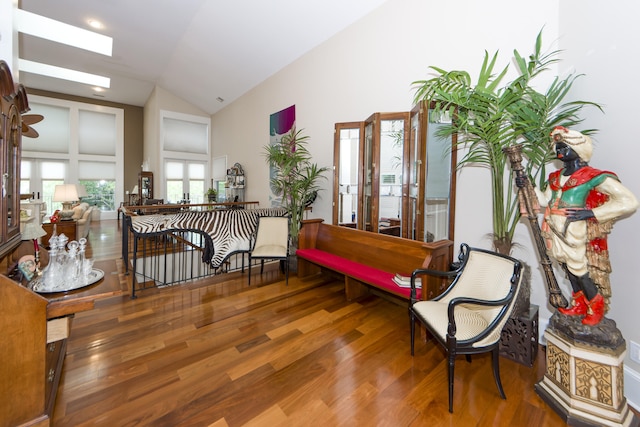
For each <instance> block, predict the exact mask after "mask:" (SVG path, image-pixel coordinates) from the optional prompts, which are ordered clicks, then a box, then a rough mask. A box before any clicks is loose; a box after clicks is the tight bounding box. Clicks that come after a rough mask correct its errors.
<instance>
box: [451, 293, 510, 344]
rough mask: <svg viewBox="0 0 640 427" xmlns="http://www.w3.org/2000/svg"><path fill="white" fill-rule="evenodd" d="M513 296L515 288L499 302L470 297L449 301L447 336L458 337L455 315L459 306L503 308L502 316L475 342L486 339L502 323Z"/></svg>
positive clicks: (494, 320)
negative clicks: (473, 305) (471, 305)
mask: <svg viewBox="0 0 640 427" xmlns="http://www.w3.org/2000/svg"><path fill="white" fill-rule="evenodd" d="M513 296H514V291H513V288H512V289H511V290H510V291H509V293H508V294H507V296H506V297H504V298H502V299H499V300H483V299H479V298H468V297H457V298H453V299H452V300H451V301H449V305H448V307H447V317H448V318H449V326H448V328H447V335H450V336H452V337H454V336H455V335H456V332H457V327H456V318H455V315H454V313H455V309H456V306H458V305H460V304H475V305H482V306H486V307H499V306H502V310H501V312H500V314H499V315H497V316H496V317H495V318H494V319H493V320H492V321H491V323H490V324H489V325H488V326H487V327H486V328H485V330H484V331H483V332H482V333H481V334H480V337H475V338H474V339H473V340H474V341H477V340H479V339H484V337H485V336H486V335H488V333H489V332H490V331H491V330H493V328H494V326H495V325H496V324H497V323H498V322H500V320H501V319H502V318H503V316H504V314H505V312H506V311H507V308H508V307H509V303H510V302H511V300H513Z"/></svg>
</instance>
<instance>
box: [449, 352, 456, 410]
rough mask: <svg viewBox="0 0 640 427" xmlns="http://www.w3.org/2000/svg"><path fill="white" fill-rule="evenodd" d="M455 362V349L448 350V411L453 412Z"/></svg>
mask: <svg viewBox="0 0 640 427" xmlns="http://www.w3.org/2000/svg"><path fill="white" fill-rule="evenodd" d="M455 364H456V353H455V351H450V352H449V412H450V413H453V378H454V368H455Z"/></svg>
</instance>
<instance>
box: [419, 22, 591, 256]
mask: <svg viewBox="0 0 640 427" xmlns="http://www.w3.org/2000/svg"><path fill="white" fill-rule="evenodd" d="M541 45H542V31H540V33H538V36H537V37H536V43H535V49H534V52H533V53H532V54H531V55H529V57H528V59H527V58H525V57H523V56H522V55H520V54H519V53H518V51H517V50H514V51H513V55H514V62H515V64H516V66H517V69H518V74H519V76H518V77H517V78H516V79H515V80H513V81H511V82H509V83H506V84H505V85H504V86H501V84H502V80H503V79H504V77H505V75H506V74H507V71H508V69H509V65H508V64H507V65H506V66H505V67H504V68H503V69H501V70H500V71H499V72H497V73H496V71H495V70H496V62H497V60H498V52H496V53H495V54H494V55H493V56H491V57H490V56H489V53H488V52H486V51H485V55H484V61H483V63H482V67H481V68H480V74H479V76H478V80H477V82H476V84H475V85H473V84H472V82H471V77H470V75H469V73H468V72H466V71H446V70H444V69H442V68H438V67H431V68H432V69H433V70H434V71H435V72H436V73H437V76H436V77H434V78H432V79H429V80H419V81H415V82H413V85H414V87H415V102H416V103H418V102H420V101H435V110H436V113H437V112H443V111H447V112H449V114H451V116H452V117H454V120H453V122H452V126H450V127H443V128H442V129H441V130H440V131H439V132H438V135H439V136H441V137H450V136H451V135H452V134H454V133H457V134H458V135H459V138H458V145H460V144H462V145H464V146H465V147H467V149H468V151H467V153H466V154H465V156H464V157H463V158H462V159H461V160H459V161H458V168H460V167H464V166H470V165H473V166H481V167H486V168H488V169H489V171H490V173H491V186H492V188H491V190H492V201H493V245H494V248H495V250H496V251H498V252H500V253H504V254H508V253H510V252H511V248H512V246H513V235H514V232H515V227H516V225H517V223H518V221H519V219H520V210H519V207H518V206H517V197H516V192H515V188H514V183H513V179H511V177H510V172H511V171H510V168H509V162H508V158H507V156H506V154H505V153H504V151H503V149H504V148H505V147H508V146H510V145H512V144H521V145H522V149H523V155H524V156H525V157H526V158H527V164H526V169H527V173H528V175H529V176H530V177H532V179H534V180H536V179H537V180H538V181H539V183H540V185H542V183H543V182H544V180H545V178H546V171H545V165H546V164H547V163H549V162H550V161H551V160H552V159H553V158H554V157H555V156H554V153H553V147H552V146H551V145H550V144H549V134H550V132H551V131H552V130H553V128H554V127H555V126H560V125H561V126H566V127H572V126H575V125H577V124H579V123H581V122H582V120H583V119H581V118H579V113H580V112H581V110H582V108H583V107H584V106H586V105H593V106H596V107H598V108H600V107H599V106H598V105H597V104H595V103H593V102H588V101H573V102H566V103H563V101H564V99H565V97H566V96H567V94H568V93H569V91H570V89H571V87H572V85H573V83H574V82H575V80H576V79H577V78H578V77H580V76H581V75H579V74H574V73H571V74H569V75H568V76H566V77H565V78H559V77H555V79H554V80H553V81H552V83H551V84H550V86H549V88H548V89H547V90H546V92H544V93H541V92H538V91H536V90H535V89H534V88H533V87H532V81H533V80H534V79H535V78H536V77H537V76H539V75H540V74H541V73H543V72H544V71H547V70H548V69H549V67H550V66H551V65H552V64H554V63H556V62H558V61H559V59H558V55H559V53H560V51H552V52H550V53H542V52H541ZM582 132H583V133H586V134H589V133H593V132H594V130H583V131H582ZM453 148H457V147H453Z"/></svg>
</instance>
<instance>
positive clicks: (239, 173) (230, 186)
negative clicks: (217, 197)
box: [225, 163, 246, 202]
mask: <svg viewBox="0 0 640 427" xmlns="http://www.w3.org/2000/svg"><path fill="white" fill-rule="evenodd" d="M245 185H246V182H245V177H244V169H242V165H241V164H240V163H235V164H234V165H233V167H232V168H229V169H227V181H226V183H225V197H226V201H227V202H244V186H245Z"/></svg>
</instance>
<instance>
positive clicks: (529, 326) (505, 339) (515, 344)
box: [500, 304, 538, 367]
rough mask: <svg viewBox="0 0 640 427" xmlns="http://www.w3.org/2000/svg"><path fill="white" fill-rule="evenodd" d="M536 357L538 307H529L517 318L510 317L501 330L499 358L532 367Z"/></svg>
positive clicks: (532, 305) (533, 305)
mask: <svg viewBox="0 0 640 427" xmlns="http://www.w3.org/2000/svg"><path fill="white" fill-rule="evenodd" d="M537 355H538V306H537V305H535V304H530V305H529V310H528V311H526V312H524V313H522V314H521V315H520V316H518V317H517V318H513V317H510V318H509V319H508V320H507V323H506V324H505V325H504V327H503V328H502V335H501V337H500V356H503V357H506V358H507V359H510V360H513V361H514V362H518V363H520V364H521V365H525V366H529V367H531V366H533V362H535V360H536V357H537Z"/></svg>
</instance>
